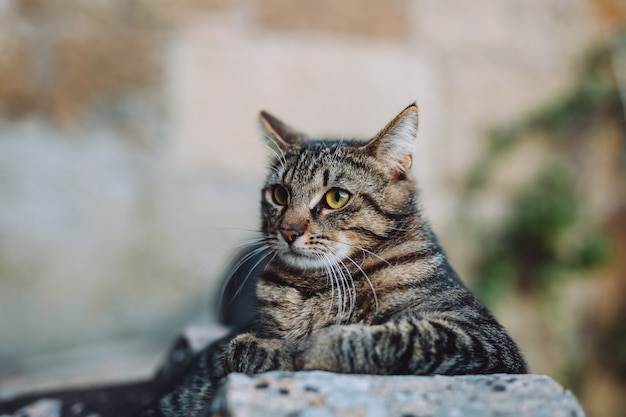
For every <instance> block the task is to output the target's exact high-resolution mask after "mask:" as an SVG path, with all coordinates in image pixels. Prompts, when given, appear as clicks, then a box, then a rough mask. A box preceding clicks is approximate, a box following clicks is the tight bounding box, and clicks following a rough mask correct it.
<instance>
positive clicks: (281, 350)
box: [224, 333, 294, 374]
mask: <svg viewBox="0 0 626 417" xmlns="http://www.w3.org/2000/svg"><path fill="white" fill-rule="evenodd" d="M224 365H225V367H226V370H227V372H229V373H230V372H241V373H245V374H259V373H262V372H268V371H277V370H281V371H293V370H294V363H293V357H292V355H291V347H290V346H288V344H287V343H286V342H285V341H283V340H280V339H262V338H260V337H257V336H255V335H253V334H251V333H244V334H240V335H239V336H237V337H235V338H234V339H233V340H231V341H230V343H229V344H228V347H227V348H226V351H225V352H224Z"/></svg>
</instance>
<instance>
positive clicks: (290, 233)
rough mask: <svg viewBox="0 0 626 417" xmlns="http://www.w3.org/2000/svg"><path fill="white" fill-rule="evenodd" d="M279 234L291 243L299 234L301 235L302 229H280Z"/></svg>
mask: <svg viewBox="0 0 626 417" xmlns="http://www.w3.org/2000/svg"><path fill="white" fill-rule="evenodd" d="M280 234H281V235H283V237H284V238H285V240H286V241H287V243H289V244H292V243H293V242H295V241H296V239H297V238H298V237H299V236H302V230H300V229H297V228H293V229H280Z"/></svg>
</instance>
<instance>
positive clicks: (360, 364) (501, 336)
mask: <svg viewBox="0 0 626 417" xmlns="http://www.w3.org/2000/svg"><path fill="white" fill-rule="evenodd" d="M483 326H486V328H484V327H483ZM295 356H296V359H295V362H296V369H298V370H313V369H317V370H325V371H332V372H342V373H364V374H387V375H393V374H396V375H401V374H416V375H428V374H482V373H498V372H503V373H524V372H526V365H525V363H524V361H523V359H522V358H521V356H520V355H519V352H518V350H517V348H516V346H515V345H514V343H513V342H512V341H511V340H510V339H509V338H508V336H506V334H505V333H504V331H503V330H501V328H499V326H498V325H497V324H496V323H495V322H494V321H491V320H487V321H486V322H484V323H464V322H461V323H460V322H459V320H458V317H457V318H455V320H452V319H451V318H450V317H440V318H436V317H433V318H403V319H398V320H394V321H392V322H388V323H385V324H381V325H374V326H367V325H360V324H353V325H333V326H330V327H327V328H325V329H322V330H320V331H318V332H315V333H313V334H312V335H311V337H310V338H309V339H307V340H306V341H305V342H303V343H302V344H301V345H300V346H299V347H298V349H297V350H296V353H295Z"/></svg>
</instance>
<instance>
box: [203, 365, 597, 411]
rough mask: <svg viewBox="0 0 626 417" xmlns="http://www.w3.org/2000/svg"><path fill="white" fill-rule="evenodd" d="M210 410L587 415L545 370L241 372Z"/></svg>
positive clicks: (228, 382) (227, 384) (223, 388)
mask: <svg viewBox="0 0 626 417" xmlns="http://www.w3.org/2000/svg"><path fill="white" fill-rule="evenodd" d="M210 415H213V416H229V417H243V416H245V417H261V416H272V417H281V416H285V417H287V416H289V417H294V416H298V417H332V416H342V417H350V416H372V417H373V416H377V417H385V416H404V417H408V416H414V417H418V416H420V417H426V416H432V417H435V416H463V417H472V416H494V417H495V416H498V417H506V416H511V417H513V416H515V417H530V416H533V417H544V416H545V417H548V416H550V417H559V416H563V417H566V416H567V417H583V416H584V415H585V413H584V411H583V409H582V407H581V406H580V404H579V403H578V401H577V400H576V398H575V397H574V396H573V395H572V394H571V393H570V392H569V391H565V390H563V388H562V387H561V386H560V385H558V384H557V383H556V382H554V381H553V380H552V379H551V378H549V377H547V376H543V375H503V374H502V375H480V376H473V375H472V376H455V377H449V376H434V377H417V376H392V377H389V376H385V377H384V376H373V375H368V376H363V375H340V374H333V373H327V372H300V373H280V372H271V373H267V374H263V375H259V376H252V377H251V376H246V375H242V374H233V375H230V376H229V377H228V379H227V380H226V382H225V384H224V385H223V386H222V389H221V391H220V394H219V395H218V397H217V398H216V400H215V402H214V404H213V408H212V410H211V413H210Z"/></svg>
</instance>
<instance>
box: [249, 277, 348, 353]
mask: <svg viewBox="0 0 626 417" xmlns="http://www.w3.org/2000/svg"><path fill="white" fill-rule="evenodd" d="M257 296H258V298H259V302H260V309H261V311H260V312H261V318H262V320H263V324H264V326H265V329H267V330H268V331H269V332H272V333H276V334H278V335H279V336H280V337H282V338H285V339H287V340H289V341H291V342H293V343H296V342H299V341H301V340H302V339H304V338H306V337H308V336H309V335H310V334H311V333H312V332H314V331H316V330H319V329H322V328H324V327H327V326H330V325H332V324H335V323H337V317H338V308H337V303H336V302H334V303H331V298H330V294H327V293H325V292H323V293H319V294H314V295H303V294H302V293H301V292H300V291H298V290H296V289H294V288H291V287H276V286H274V285H265V284H263V283H260V284H259V286H258V287H257ZM344 314H347V311H346V312H345V313H344Z"/></svg>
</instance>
